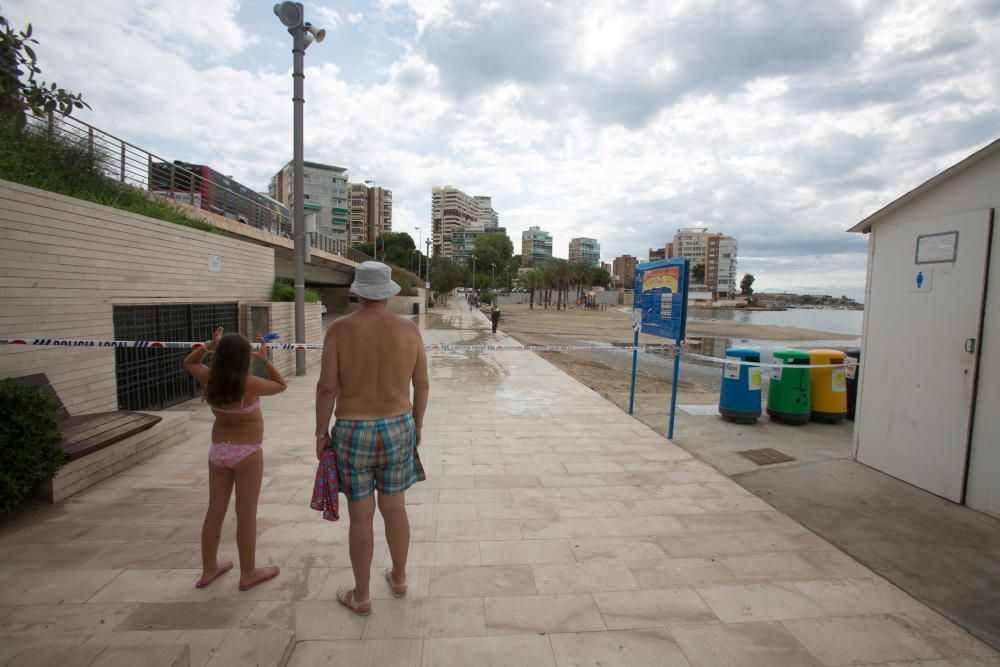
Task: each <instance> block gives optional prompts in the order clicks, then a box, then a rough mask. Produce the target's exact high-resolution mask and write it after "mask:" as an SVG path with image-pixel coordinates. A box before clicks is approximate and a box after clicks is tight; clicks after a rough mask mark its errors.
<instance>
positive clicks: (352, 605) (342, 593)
mask: <svg viewBox="0 0 1000 667" xmlns="http://www.w3.org/2000/svg"><path fill="white" fill-rule="evenodd" d="M337 602H339V603H340V604H342V605H344V606H345V607H347V608H348V609H350V610H351V611H353V612H354V613H355V614H357V615H358V616H367V615H368V614H370V613H372V601H371V598H369V599H367V600H355V599H354V589H353V588H338V589H337ZM364 606H367V607H368V608H367V609H365V610H364V611H362V609H361V608H362V607H364Z"/></svg>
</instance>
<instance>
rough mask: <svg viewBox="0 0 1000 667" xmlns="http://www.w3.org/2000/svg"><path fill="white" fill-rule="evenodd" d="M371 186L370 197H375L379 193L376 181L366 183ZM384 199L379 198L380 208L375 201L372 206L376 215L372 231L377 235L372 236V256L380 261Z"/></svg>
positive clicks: (383, 249) (383, 246) (383, 241)
mask: <svg viewBox="0 0 1000 667" xmlns="http://www.w3.org/2000/svg"><path fill="white" fill-rule="evenodd" d="M369 184H370V185H371V188H372V191H371V194H370V195H369V197H375V196H376V195H377V194H378V191H377V190H376V189H375V179H372V180H370V181H365V185H369ZM381 207H382V198H381V197H379V198H378V206H376V205H375V203H374V200H373V203H372V206H371V209H372V211H373V212H374V214H375V216H374V217H375V221H374V223H375V224H373V225H372V226H371V227H370V229H371V230H372V231H374V232H375V233H374V234H373V235H372V254H373V255H375V259H378V237H379V235H381V234H382V211H381ZM382 261H383V262H384V261H385V236H384V235H382Z"/></svg>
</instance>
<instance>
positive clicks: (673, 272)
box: [628, 257, 688, 440]
mask: <svg viewBox="0 0 1000 667" xmlns="http://www.w3.org/2000/svg"><path fill="white" fill-rule="evenodd" d="M687 302H688V260H687V259H685V258H683V257H678V258H676V259H664V260H660V261H656V262H649V263H647V264H640V265H638V266H637V267H636V268H635V300H634V302H633V305H632V329H633V330H634V331H635V345H636V346H638V344H639V332H640V331H641V332H642V333H647V334H652V335H654V336H662V337H664V338H672V339H673V340H674V378H673V382H672V385H671V390H670V426H669V428H668V431H667V437H668V438H669V439H671V440H673V437H674V414H675V412H676V409H677V376H678V374H679V373H680V363H681V342H682V341H683V340H684V335H685V329H686V326H687ZM638 356H639V355H638V352H637V351H635V350H634V351H633V352H632V386H631V390H630V392H629V409H628V412H629V414H632V409H633V405H634V402H635V372H636V366H637V365H638Z"/></svg>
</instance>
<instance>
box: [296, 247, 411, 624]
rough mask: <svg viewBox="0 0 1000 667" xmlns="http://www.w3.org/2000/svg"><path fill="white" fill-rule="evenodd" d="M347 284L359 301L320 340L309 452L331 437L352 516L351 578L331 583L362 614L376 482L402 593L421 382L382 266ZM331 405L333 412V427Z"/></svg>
mask: <svg viewBox="0 0 1000 667" xmlns="http://www.w3.org/2000/svg"><path fill="white" fill-rule="evenodd" d="M351 292H352V293H354V294H356V295H357V296H358V297H359V298H360V301H361V309H360V310H358V311H355V312H354V313H351V314H350V315H347V316H346V317H342V318H340V319H338V320H336V321H335V322H334V323H333V324H332V325H331V326H330V328H329V329H327V332H326V338H325V340H324V341H323V364H322V368H321V370H320V376H319V382H318V383H317V385H316V456H317V458H319V456H320V454H322V452H323V449H324V448H326V447H330V446H332V447H333V449H334V451H335V452H336V453H337V480H338V484H339V486H340V491H341V492H342V493H344V494H345V495H346V496H347V511H348V514H349V516H350V521H351V525H350V532H349V542H350V554H351V567H352V568H353V569H354V588H353V589H351V588H343V589H341V590H338V591H337V600H339V601H340V603H341V604H343V605H344V606H346V607H348V608H350V609H352V610H353V611H354V612H355V613H356V614H359V615H361V616H367V615H368V614H370V613H371V610H372V603H371V595H370V593H369V579H370V577H371V564H372V555H373V552H374V548H375V535H374V530H373V527H372V521H373V519H374V518H375V497H374V493H375V490H378V509H379V511H380V512H382V518H383V519H384V520H385V539H386V542H388V543H389V554H390V556H391V557H392V567H390V568H387V569H386V571H385V579H386V582H387V583H388V585H389V587H390V588H391V589H392V594H393V595H394V596H395V597H398V598H401V597H404V596H405V595H406V556H407V552H408V550H409V547H410V521H409V519H408V518H407V516H406V505H405V502H404V498H403V492H404V491H406V489H408V488H409V487H411V486H412V485H413V484H415V483H416V482H419V481H422V480H423V479H424V470H423V467H422V466H421V464H420V457H419V455H418V454H417V447H418V446H419V445H420V429H421V427H422V426H423V423H424V412H425V411H426V409H427V396H428V392H429V390H430V385H429V382H428V379H427V357H426V356H425V355H424V344H423V340H422V339H421V337H420V331H419V330H418V329H417V327H416V325H415V324H414V323H413V322H412V321H410V320H408V319H405V318H402V317H400V316H398V315H395V314H393V313H391V312H389V310H388V308H386V302H387V300H388V298H389V297H390V296H393V295H394V294H396V293H398V292H399V285H397V284H396V283H394V282H393V281H392V274H391V272H390V270H389V267H388V266H386V265H385V264H381V263H379V262H363V263H362V264H361V265H359V266H358V268H357V270H356V273H355V279H354V283H353V284H352V285H351ZM411 383H412V385H413V402H412V404H411V403H410V385H411ZM334 406H336V410H334ZM331 413H333V414H335V416H336V423H335V425H334V427H333V432H332V433H331V432H330V431H329V424H330V416H331Z"/></svg>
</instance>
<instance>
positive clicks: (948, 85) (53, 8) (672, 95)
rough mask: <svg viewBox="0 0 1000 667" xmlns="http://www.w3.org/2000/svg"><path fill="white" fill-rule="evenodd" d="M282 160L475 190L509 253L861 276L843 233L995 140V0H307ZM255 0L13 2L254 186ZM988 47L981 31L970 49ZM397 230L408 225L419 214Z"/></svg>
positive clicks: (58, 42)
mask: <svg viewBox="0 0 1000 667" xmlns="http://www.w3.org/2000/svg"><path fill="white" fill-rule="evenodd" d="M304 4H305V13H306V20H307V21H310V22H312V23H313V24H315V25H317V26H320V27H323V28H325V29H326V31H327V36H326V40H325V41H323V42H322V43H319V44H313V45H312V46H311V47H309V49H308V50H307V51H306V58H305V59H306V79H305V86H306V92H305V94H306V117H305V156H306V159H307V160H310V161H314V162H323V163H328V164H335V165H339V166H344V167H347V168H348V169H349V174H350V180H351V181H352V182H361V181H364V180H374V181H375V182H376V183H377V184H378V185H380V186H383V187H387V188H390V189H391V190H392V191H393V201H394V210H393V216H394V220H393V226H394V229H395V230H396V231H405V232H409V233H410V234H411V235H413V236H414V238H415V239H417V238H426V236H427V234H428V230H429V228H430V207H431V188H432V187H434V186H437V185H452V186H455V187H457V188H460V189H461V190H463V191H465V192H466V193H468V194H470V195H491V196H492V197H493V207H494V208H495V209H496V210H497V212H498V213H499V215H500V222H501V225H503V226H505V227H506V228H507V232H508V234H509V235H510V236H511V238H512V240H513V241H514V245H515V248H516V249H517V250H516V251H519V249H520V238H521V232H522V231H523V230H525V229H527V228H528V227H529V226H531V225H538V226H540V227H542V229H544V230H547V231H549V232H550V233H552V235H553V239H554V252H555V255H556V256H562V257H565V256H566V255H567V247H568V244H569V240H570V238H572V237H576V236H586V237H593V238H597V239H598V240H599V241H600V243H601V250H602V256H603V259H604V260H605V261H608V262H610V261H611V259H612V258H614V257H615V256H618V255H621V254H631V255H633V256H637V257H639V258H642V259H644V258H646V257H647V254H648V251H649V249H650V248H654V247H663V245H664V244H665V243H666V242H669V241H670V240H671V238H672V237H673V234H674V232H675V231H676V230H677V229H678V228H681V227H693V226H705V227H707V228H708V229H709V230H710V231H713V232H722V233H724V234H728V235H730V236H733V237H734V238H736V239H737V241H738V244H739V266H738V271H739V274H740V275H742V274H744V273H752V274H753V275H754V276H755V278H756V281H755V283H754V287H755V289H756V290H757V291H768V290H770V291H779V290H780V291H799V292H822V293H830V294H835V295H840V294H847V295H849V296H853V297H855V298H860V297H861V296H862V294H863V288H864V281H865V267H866V252H867V238H866V237H865V236H863V235H859V234H848V233H847V232H846V230H847V229H848V228H849V227H850V226H852V225H853V224H854V223H856V222H858V221H859V220H861V219H862V218H864V217H865V216H867V215H869V214H871V213H873V212H874V211H876V210H878V209H879V208H881V207H882V206H884V205H886V204H888V203H889V202H891V201H892V200H894V199H895V198H897V197H898V196H900V195H902V194H904V193H905V192H907V191H909V190H911V189H912V188H914V187H916V186H917V185H919V184H920V183H922V182H923V181H925V180H927V179H928V178H930V177H932V176H934V175H935V174H937V173H938V172H940V171H941V170H943V169H945V168H947V167H948V166H950V165H951V164H954V163H955V162H957V161H959V160H961V159H962V158H964V157H965V156H967V155H968V154H970V153H972V152H974V151H975V150H977V149H979V148H981V147H982V146H984V145H986V144H988V143H989V142H990V141H992V140H994V139H996V138H997V136H998V134H1000V101H998V100H1000V63H998V60H1000V55H998V50H997V48H996V46H995V36H996V35H998V34H1000V0H933V1H931V0H920V1H903V0H874V1H868V0H824V1H823V2H803V1H801V0H800V1H795V0H771V1H763V0H718V1H714V0H693V1H692V0H671V1H670V2H667V1H665V0H650V1H648V2H647V1H644V0H550V1H547V0H373V1H367V2H362V1H360V0H343V1H334V0H325V1H324V2H306V3H304ZM272 6H273V2H256V1H253V2H251V1H246V2H237V1H235V0H170V1H169V2H163V1H162V0H102V2H91V1H86V2H78V1H72V2H71V1H69V0H16V1H13V2H11V1H8V2H4V3H3V5H2V13H3V15H4V16H6V17H7V18H8V19H9V20H10V21H11V22H12V24H14V25H16V26H23V25H24V24H26V23H28V22H31V23H32V24H33V27H34V30H35V37H36V38H37V39H38V41H39V44H38V47H37V49H36V52H37V54H38V57H39V63H40V65H41V67H42V74H41V78H42V79H45V80H50V81H57V82H58V83H59V84H60V85H61V86H64V87H66V88H68V89H70V90H73V91H77V92H81V93H82V94H83V96H84V99H85V101H87V102H88V103H89V104H90V105H91V107H92V109H91V110H83V111H82V112H79V116H80V118H82V119H83V120H85V121H87V122H89V123H92V124H93V125H96V126H98V127H100V128H101V129H103V130H105V131H107V132H109V133H111V134H114V135H117V136H119V137H122V138H124V139H126V140H128V141H130V142H132V143H133V144H136V145H138V146H141V147H143V148H145V149H147V150H149V151H151V152H153V153H156V154H157V155H160V156H162V157H166V158H169V159H179V160H185V161H189V162H196V163H204V164H208V165H210V166H212V167H214V168H215V169H217V170H218V171H220V172H223V173H225V174H230V175H232V176H233V177H234V178H236V180H238V181H240V182H242V183H244V184H245V185H248V186H251V187H253V188H255V189H258V190H266V188H267V183H268V181H269V179H270V177H271V175H272V174H273V173H274V172H275V171H277V170H278V169H279V168H280V167H281V166H282V165H284V164H285V163H286V162H287V161H288V160H289V159H290V158H291V140H292V105H291V86H292V81H291V37H290V36H289V35H288V33H287V32H285V30H284V28H283V27H282V26H281V24H280V23H279V22H278V20H277V18H276V17H275V16H274V14H273V11H272ZM991 42H994V43H991ZM418 228H419V231H418Z"/></svg>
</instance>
